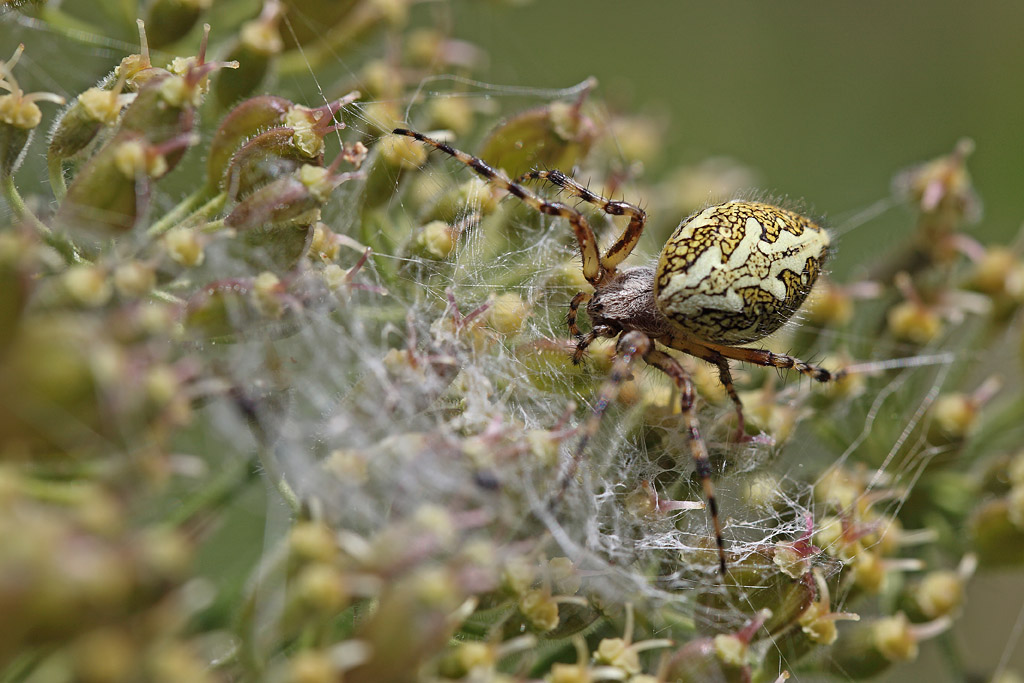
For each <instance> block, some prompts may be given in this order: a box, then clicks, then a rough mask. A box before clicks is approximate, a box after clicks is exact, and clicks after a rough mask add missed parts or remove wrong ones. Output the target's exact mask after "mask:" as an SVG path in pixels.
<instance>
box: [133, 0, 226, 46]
mask: <svg viewBox="0 0 1024 683" xmlns="http://www.w3.org/2000/svg"><path fill="white" fill-rule="evenodd" d="M211 2H212V0H154V1H153V2H152V3H150V5H149V13H148V14H147V16H146V23H147V24H148V25H149V42H150V44H151V45H152V46H153V47H156V48H160V47H164V46H165V45H169V44H171V43H173V42H175V41H177V40H181V39H182V38H184V37H185V35H186V34H188V32H189V31H191V30H192V28H193V27H194V26H195V25H196V23H197V22H198V21H199V17H200V16H201V15H202V13H203V12H204V11H205V10H207V9H208V8H209V7H210V4H211Z"/></svg>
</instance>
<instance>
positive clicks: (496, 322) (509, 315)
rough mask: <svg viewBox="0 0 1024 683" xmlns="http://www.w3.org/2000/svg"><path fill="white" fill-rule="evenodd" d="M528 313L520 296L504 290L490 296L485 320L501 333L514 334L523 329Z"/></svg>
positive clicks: (527, 308)
mask: <svg viewBox="0 0 1024 683" xmlns="http://www.w3.org/2000/svg"><path fill="white" fill-rule="evenodd" d="M529 315H530V309H529V307H528V306H527V305H526V302H524V301H523V299H522V297H520V296H519V295H518V294H516V293H515V292H505V293H504V294H499V295H498V296H495V297H493V298H492V300H491V306H490V308H488V309H487V322H488V323H489V324H490V326H491V327H493V328H494V329H495V330H496V331H497V332H499V333H501V334H504V335H514V334H517V333H519V332H520V331H521V330H522V329H523V325H524V324H525V323H526V319H527V318H528V317H529Z"/></svg>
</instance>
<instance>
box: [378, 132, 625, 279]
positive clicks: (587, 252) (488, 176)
mask: <svg viewBox="0 0 1024 683" xmlns="http://www.w3.org/2000/svg"><path fill="white" fill-rule="evenodd" d="M391 132H392V133H394V134H395V135H404V136H406V137H410V138H412V139H414V140H419V141H420V142H423V143H426V144H428V145H430V146H431V147H433V148H434V149H437V150H440V151H442V152H444V153H445V154H447V155H449V156H451V157H453V158H454V159H455V160H457V161H459V162H461V163H463V164H465V165H466V166H468V167H470V168H471V169H473V170H474V171H476V173H477V174H478V175H479V176H480V177H482V178H483V179H484V180H486V181H487V182H489V183H491V184H493V185H496V186H498V187H500V188H501V189H503V190H506V191H508V193H509V194H511V195H512V196H514V197H518V198H519V199H520V200H521V201H522V202H523V203H524V204H526V205H527V206H529V207H530V208H532V209H533V210H535V211H537V212H539V213H542V214H545V215H547V216H559V217H560V218H564V219H566V220H567V221H569V225H571V226H572V229H573V232H574V233H575V234H576V241H577V242H578V243H579V245H580V254H581V255H582V257H583V277H584V278H586V280H587V282H589V283H590V284H592V285H595V286H597V284H598V283H600V282H601V281H603V279H604V277H605V275H606V269H605V267H604V266H603V265H602V262H603V260H602V259H600V258H599V254H598V251H597V239H596V238H595V237H594V231H593V229H591V227H590V224H589V223H587V219H586V218H584V216H583V214H581V213H580V212H579V211H577V210H576V209H574V208H572V207H571V206H566V205H565V204H562V203H560V202H549V201H547V200H545V199H543V198H541V197H539V196H537V195H536V194H534V193H533V192H531V191H530V190H529V188H527V187H525V186H523V185H520V184H519V183H516V182H513V181H512V180H509V177H508V176H507V175H505V173H504V171H501V170H498V169H495V168H491V167H490V166H489V165H488V164H487V162H485V161H484V160H483V159H480V158H478V157H475V156H473V155H471V154H466V153H465V152H463V151H461V150H458V149H455V148H454V147H452V146H451V145H449V144H448V143H446V142H441V141H440V140H435V139H434V138H431V137H428V136H426V135H423V134H422V133H417V132H416V131H413V130H408V129H406V128H395V129H394V130H393V131H391Z"/></svg>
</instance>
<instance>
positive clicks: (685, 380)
mask: <svg viewBox="0 0 1024 683" xmlns="http://www.w3.org/2000/svg"><path fill="white" fill-rule="evenodd" d="M644 360H645V361H647V364H648V365H652V366H654V367H656V368H658V369H659V370H661V371H662V372H664V373H665V374H666V375H668V376H669V377H671V378H672V381H673V382H675V384H676V388H677V389H678V390H679V396H680V410H681V413H682V416H683V420H684V421H685V423H686V434H687V437H688V438H689V442H690V454H691V455H692V456H693V467H694V470H695V471H696V473H697V477H698V478H699V479H700V483H701V487H702V488H703V489H704V498H705V499H706V500H707V502H708V512H709V513H710V515H711V523H712V526H714V528H715V543H716V545H717V546H718V570H719V572H721V574H722V576H725V572H726V564H725V540H724V539H723V538H722V520H721V519H720V518H719V516H718V502H717V500H716V499H715V487H714V485H713V484H712V483H711V460H710V458H709V457H708V447H707V444H705V443H704V439H703V438H702V437H701V435H700V424H699V422H698V421H697V412H696V410H694V401H695V398H696V390H695V389H694V387H693V380H692V379H690V375H689V374H688V373H687V372H686V370H685V369H684V368H683V366H682V365H680V364H679V361H677V360H676V359H675V358H673V357H672V356H670V355H668V354H667V353H665V352H663V351H659V350H658V349H650V350H649V351H648V352H647V353H646V354H645V355H644ZM726 367H728V366H726Z"/></svg>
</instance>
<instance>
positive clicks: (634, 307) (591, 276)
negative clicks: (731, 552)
mask: <svg viewBox="0 0 1024 683" xmlns="http://www.w3.org/2000/svg"><path fill="white" fill-rule="evenodd" d="M394 132H395V134H397V135H405V136H408V137H411V138H414V139H416V140H419V141H421V142H424V143H426V144H428V145H430V146H432V147H434V148H435V149H439V150H441V151H442V152H445V153H446V154H449V155H451V156H452V157H454V158H455V159H457V160H459V161H460V162H462V163H463V164H465V165H467V166H469V167H470V168H472V169H473V170H474V171H476V172H477V173H478V174H480V175H481V176H482V177H483V178H484V179H485V180H487V181H488V182H490V183H493V184H494V185H497V186H498V187H501V188H503V189H505V190H507V191H508V192H509V194H511V195H513V196H515V197H518V198H519V199H520V200H522V201H523V202H524V203H526V204H527V205H528V206H530V207H532V208H533V209H535V210H536V211H539V212H540V213H543V214H547V215H551V216H560V217H562V218H565V219H566V220H568V221H569V224H570V225H571V226H572V229H573V232H574V233H575V234H576V240H577V242H578V243H579V245H580V253H581V256H582V259H583V276H584V277H585V278H586V280H587V282H589V283H590V284H591V285H593V287H594V291H593V293H586V292H580V293H579V294H577V295H576V296H575V297H573V299H572V303H571V304H570V305H569V315H568V324H569V331H570V332H571V333H572V335H573V336H574V337H575V338H576V351H575V353H574V354H573V358H574V360H576V361H577V362H578V361H579V360H580V359H582V357H583V356H584V354H585V353H586V351H587V348H588V347H589V346H590V344H591V343H593V341H594V340H595V339H598V338H600V337H606V338H616V337H618V339H619V341H618V344H617V346H616V350H617V355H616V360H615V363H614V365H613V367H612V371H611V374H610V377H609V379H608V381H607V382H605V384H604V386H603V387H602V389H601V395H600V397H599V398H598V400H597V401H596V402H595V404H594V409H593V412H592V413H591V415H590V417H589V418H588V420H587V422H586V424H585V425H584V426H583V429H582V430H581V437H580V441H579V444H578V445H577V447H576V451H575V452H574V454H573V458H572V460H571V462H570V463H569V467H568V468H567V471H566V473H565V474H564V475H563V477H562V479H561V483H560V485H559V495H560V494H561V492H562V491H563V490H564V488H565V486H566V485H567V484H568V482H569V481H570V480H571V479H572V477H573V475H574V473H575V471H576V469H577V467H578V465H579V462H580V460H581V458H582V456H583V453H584V449H585V448H586V444H587V442H588V441H589V439H590V438H591V437H592V436H593V435H594V434H595V433H596V432H597V429H598V427H599V425H600V420H601V417H602V415H603V414H604V411H605V409H606V408H607V406H608V404H609V403H610V402H611V401H612V400H614V398H615V397H616V395H617V394H618V390H619V387H620V386H621V384H622V382H623V381H624V380H625V378H627V377H628V376H629V374H630V370H631V368H632V366H633V364H634V363H635V361H636V359H637V357H640V358H643V359H644V361H646V362H647V364H648V365H652V366H653V367H656V368H658V369H659V370H661V371H662V372H664V373H665V374H666V375H668V376H669V377H670V378H672V381H673V382H675V384H676V387H677V388H678V390H679V395H680V408H681V413H682V417H683V420H684V421H685V423H686V432H687V435H688V437H689V441H690V449H691V452H692V455H693V461H694V467H695V469H696V472H697V476H698V477H699V478H700V480H701V484H702V486H703V488H704V495H705V497H706V498H707V501H708V509H709V511H710V514H711V520H712V523H713V525H714V528H715V542H716V543H717V545H718V558H719V570H720V571H721V573H722V574H725V572H726V559H725V542H724V540H723V538H722V525H721V520H720V519H719V515H718V506H717V504H716V502H715V495H714V488H713V486H712V484H711V466H710V464H709V461H708V452H707V447H706V445H705V444H704V440H703V439H702V438H701V435H700V425H699V424H698V421H697V416H696V411H695V409H694V401H695V391H694V386H693V381H692V379H691V378H690V376H689V373H688V372H687V371H686V369H685V368H684V367H683V366H682V365H681V364H680V363H679V361H678V360H677V359H676V358H675V357H673V356H671V355H669V354H667V353H665V352H664V351H662V350H660V349H659V348H657V346H656V344H662V345H664V346H667V347H669V348H672V349H676V350H678V351H682V352H683V353H687V354H690V355H691V356H695V357H697V358H700V359H702V360H704V361H707V362H709V363H711V364H713V365H714V366H715V367H717V368H718V373H719V377H720V378H721V381H722V384H723V386H724V387H725V389H726V392H727V393H728V394H729V397H730V399H731V400H732V402H733V405H734V406H735V410H736V415H737V420H738V423H739V424H738V431H739V434H740V435H742V434H743V429H744V428H743V405H742V403H741V402H740V399H739V395H738V394H737V393H736V388H735V387H734V386H733V382H732V375H731V373H730V370H729V359H733V360H739V361H745V362H748V363H754V364H757V365H763V366H769V367H777V368H794V369H796V370H798V371H799V372H801V373H803V374H805V375H807V376H809V377H811V378H813V379H816V380H818V381H820V382H826V381H829V380H833V379H836V378H837V377H838V376H839V374H840V373H832V372H829V371H828V370H825V369H823V368H819V367H817V366H814V365H809V364H807V363H804V362H803V361H801V360H798V359H796V358H793V357H791V356H787V355H783V354H776V353H772V352H771V351H766V350H762V349H751V348H747V347H742V346H737V344H746V343H749V342H753V341H757V340H759V339H762V338H764V337H765V336H767V335H769V334H771V333H772V332H774V331H775V330H777V329H779V328H780V327H781V326H782V325H784V324H785V323H786V321H787V320H789V319H790V318H791V317H792V316H793V314H794V313H795V312H796V310H797V309H798V308H800V306H801V305H802V304H803V302H804V300H805V299H806V298H807V295H808V294H809V293H810V291H811V288H812V287H813V286H814V282H815V280H817V277H818V273H819V272H820V270H821V266H822V264H823V263H824V260H825V257H826V255H827V253H828V248H829V238H828V233H827V232H825V230H824V229H822V228H821V227H820V226H818V225H817V224H815V223H814V222H812V221H811V220H809V219H808V218H805V217H804V216H801V215H800V214H797V213H794V212H792V211H789V210H787V209H783V208H780V207H777V206H773V205H771V204H765V203H760V202H749V201H743V200H734V201H730V202H725V203H723V204H717V205H714V206H709V207H707V208H705V209H703V210H702V211H699V212H697V213H695V214H693V215H692V216H690V217H688V218H686V219H684V220H683V221H682V222H681V223H680V224H679V227H678V228H676V230H675V232H674V233H672V236H671V237H669V239H668V242H666V243H665V247H664V248H663V249H662V252H661V257H660V258H659V260H658V267H657V269H656V270H655V269H653V268H649V267H642V266H641V267H633V268H623V269H622V270H619V269H618V266H619V264H620V263H622V261H623V260H624V259H625V258H626V257H627V256H629V254H630V253H631V252H632V251H633V249H634V247H636V244H637V242H638V241H639V239H640V235H641V234H642V233H643V229H644V225H645V224H646V221H647V214H646V213H645V212H644V211H643V209H641V208H640V207H638V206H635V205H633V204H630V203H628V202H621V201H611V200H608V199H606V198H604V197H601V196H599V195H597V194H594V193H593V192H591V191H590V190H589V189H587V188H586V187H584V186H582V185H580V184H579V183H577V182H576V181H575V180H573V179H572V178H570V177H568V176H567V175H565V174H564V173H562V172H561V171H531V172H530V173H527V174H526V175H524V176H523V177H521V178H519V180H518V181H512V180H510V179H509V178H508V176H506V175H505V174H504V173H503V172H501V171H500V170H495V169H493V168H491V167H490V166H488V165H487V163H486V162H484V161H483V160H481V159H478V158H476V157H474V156H471V155H469V154H466V153H465V152H461V151H459V150H457V149H455V148H454V147H452V146H450V145H448V144H447V143H444V142H440V141H438V140H434V139H433V138H430V137H427V136H425V135H423V134H421V133H416V132H414V131H410V130H406V129H403V128H398V129H396V130H395V131H394ZM527 180H546V181H548V182H550V183H552V184H554V185H557V186H558V187H561V188H562V189H564V190H566V191H567V192H569V193H570V194H572V195H574V196H576V197H579V198H580V199H582V200H583V201H585V202H589V203H591V204H594V205H595V206H597V207H598V208H600V209H601V210H602V211H604V212H605V213H608V214H611V215H615V216H628V217H629V223H628V224H627V226H626V228H625V229H624V230H623V232H622V235H620V236H619V238H618V239H617V240H616V241H615V243H614V244H612V246H611V247H609V248H608V250H607V251H606V252H605V254H604V256H601V255H600V254H599V252H598V249H597V240H596V238H595V236H594V231H593V230H592V229H591V227H590V225H589V224H588V223H587V220H586V218H585V217H584V215H583V214H582V213H580V212H579V211H578V210H576V209H575V208H573V207H570V206H568V205H566V204H563V203H561V202H554V201H549V200H546V199H544V198H542V197H540V196H538V195H537V194H535V193H534V192H532V191H531V190H529V189H528V188H527V187H526V186H524V185H523V184H522V183H523V182H525V181H527ZM583 304H586V312H587V316H588V317H589V318H590V322H591V329H590V331H589V332H587V333H585V334H584V333H582V332H581V331H580V329H579V327H577V324H576V320H577V315H578V312H579V308H580V306H582V305H583Z"/></svg>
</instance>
